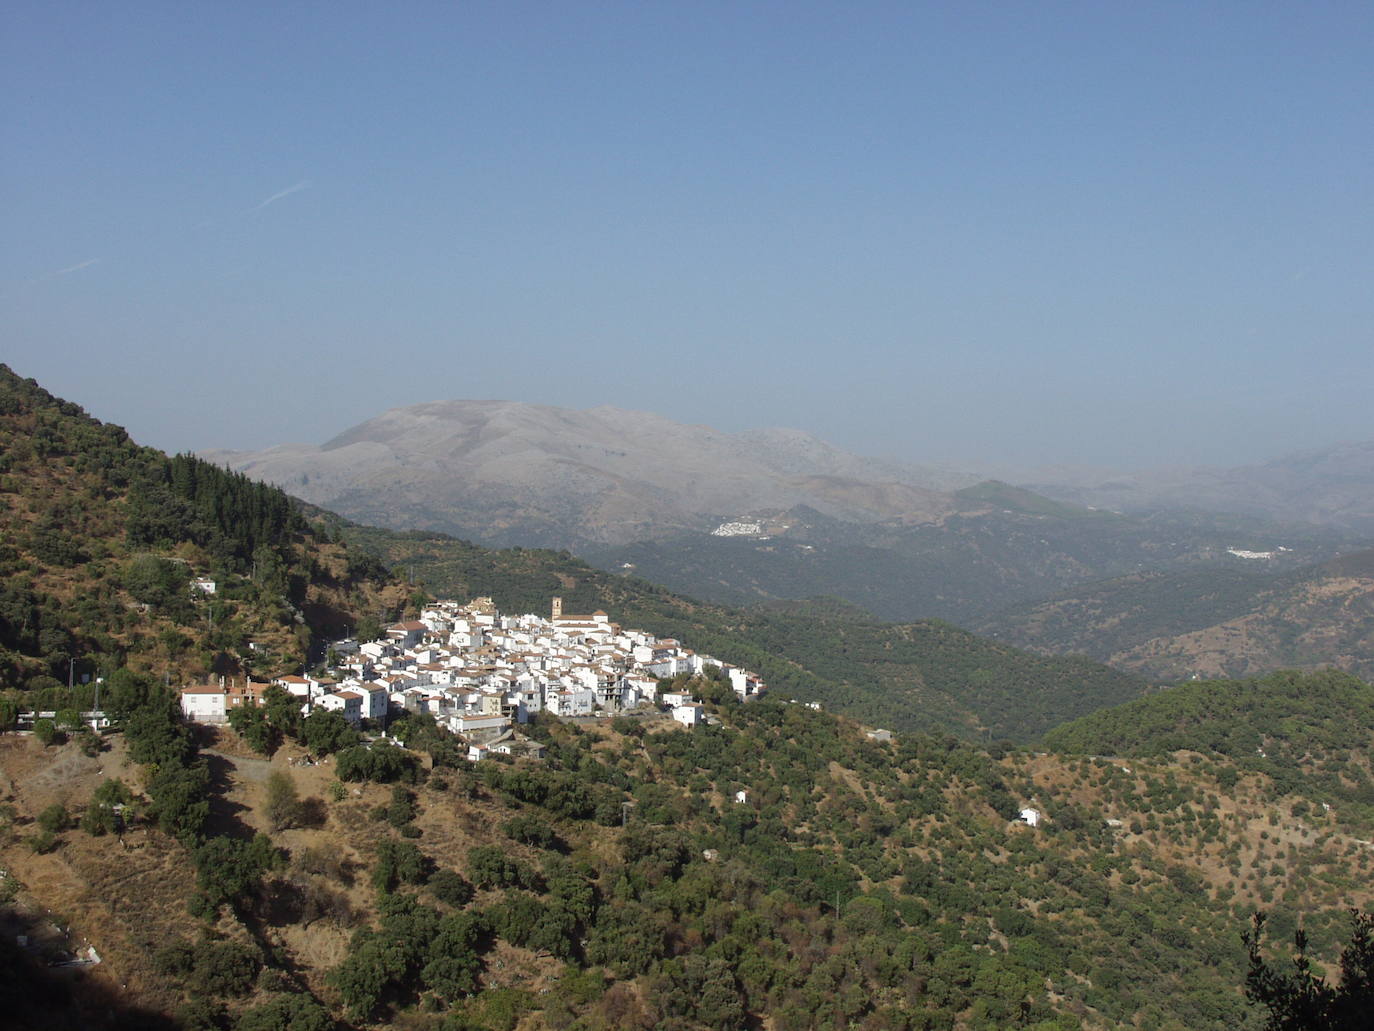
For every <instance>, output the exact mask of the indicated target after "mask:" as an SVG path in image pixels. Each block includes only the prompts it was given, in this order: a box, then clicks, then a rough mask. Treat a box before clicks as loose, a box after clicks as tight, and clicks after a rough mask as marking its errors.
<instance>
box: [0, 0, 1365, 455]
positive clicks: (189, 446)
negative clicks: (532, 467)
mask: <svg viewBox="0 0 1374 1031" xmlns="http://www.w3.org/2000/svg"><path fill="white" fill-rule="evenodd" d="M0 19H3V20H2V21H0V152H3V155H4V157H3V160H0V217H3V222H2V223H0V224H3V225H4V227H5V229H4V232H3V236H2V238H0V342H2V343H0V361H4V362H5V363H7V364H9V365H10V366H11V368H13V369H14V370H15V371H16V372H18V373H20V374H21V375H24V376H32V377H34V378H36V379H37V380H38V381H39V382H40V383H41V384H42V385H43V386H45V387H46V388H47V389H49V390H50V391H52V392H53V393H55V394H58V395H59V396H62V397H65V398H67V399H69V400H73V401H76V402H77V403H79V404H81V405H83V406H84V407H85V408H86V409H87V410H88V411H89V412H90V413H91V414H93V415H95V416H96V417H98V418H100V419H103V420H105V421H109V422H115V423H118V424H120V425H122V426H125V427H126V428H127V429H128V430H129V431H130V433H131V434H133V436H134V437H135V439H137V440H139V441H140V442H141V443H146V444H151V445H154V446H157V447H161V448H164V449H166V450H169V451H187V450H202V449H209V448H221V447H228V448H259V447H264V446H268V445H271V444H276V443H282V442H288V441H290V442H307V443H320V442H323V441H325V440H327V439H328V438H330V437H332V436H334V435H335V434H337V433H339V432H340V431H342V430H344V429H346V428H347V427H350V426H352V425H355V424H357V423H359V422H362V421H364V420H365V419H367V418H369V417H371V416H373V415H375V414H377V413H379V412H381V411H383V410H385V409H388V408H393V407H397V406H401V405H407V404H414V403H418V402H422V401H431V400H440V399H449V398H502V399H509V400H516V401H528V402H535V403H540V404H551V405H560V406H565V407H572V408H587V407H592V406H595V405H601V404H610V405H616V406H619V407H623V408H633V409H641V410H647V411H653V412H657V413H660V414H662V415H664V416H667V417H669V418H672V419H676V420H679V421H683V422H690V423H707V424H710V425H713V426H716V427H718V428H720V429H723V430H728V431H737V430H744V429H749V428H754V427H763V426H793V427H798V428H801V429H805V430H809V431H811V432H813V433H815V434H817V435H818V436H821V437H823V438H825V439H826V440H829V441H831V442H832V443H835V444H837V445H840V446H842V447H846V448H849V449H851V450H854V451H858V452H860V453H864V454H869V455H875V456H881V457H889V458H898V459H904V460H911V461H925V462H947V463H950V464H954V465H961V466H965V467H970V468H977V467H982V466H989V465H996V466H1006V465H1023V466H1035V465H1045V464H1051V463H1066V464H1079V465H1099V466H1110V467H1118V468H1136V467H1141V466H1147V465H1178V464H1219V465H1234V464H1242V463H1248V462H1252V461H1259V460H1263V459H1266V458H1270V457H1275V456H1277V455H1280V454H1284V453H1287V452H1291V451H1295V450H1299V449H1306V448H1314V447H1321V446H1324V445H1328V444H1334V443H1336V442H1338V441H1352V440H1368V439H1374V404H1370V403H1369V400H1368V395H1369V390H1370V384H1371V382H1374V375H1372V374H1374V132H1371V126H1374V61H1371V59H1370V55H1371V54H1372V53H1374V5H1371V4H1369V3H1367V2H1349V3H1324V2H1320V0H1315V2H1312V3H1302V4H1297V3H1291V2H1290V3H1265V2H1257V0H1251V2H1243V3H1241V2H1237V3H1226V2H1216V3H1211V2H1197V0H1189V2H1179V3H1152V2H1141V3H1130V4H1127V3H1101V2H1100V0H1099V2H1092V3H1057V2H1052V0H1051V2H1042V3H1035V4H1027V3H1020V2H1003V3H979V2H976V0H972V2H966V0H961V2H959V3H919V2H914V0H913V2H907V3H833V4H831V3H806V2H800V0H792V2H786V3H748V2H734V3H713V2H709V0H692V2H670V0H661V2H656V3H644V2H632V3H616V2H583V3H554V2H543V3H529V2H523V0H508V2H503V3H490V4H488V3H481V2H464V3H442V4H440V3H423V2H408V3H401V4H377V3H349V2H333V3H318V4H311V3H289V2H287V3H281V4H265V3H264V4H224V3H213V4H211V3H197V2H177V3H140V2H137V0H133V2H129V3H121V4H109V3H75V2H61V0H58V2H53V0H44V2H41V3H38V2H28V0H11V2H10V3H8V4H6V5H5V10H4V13H3V15H0Z"/></svg>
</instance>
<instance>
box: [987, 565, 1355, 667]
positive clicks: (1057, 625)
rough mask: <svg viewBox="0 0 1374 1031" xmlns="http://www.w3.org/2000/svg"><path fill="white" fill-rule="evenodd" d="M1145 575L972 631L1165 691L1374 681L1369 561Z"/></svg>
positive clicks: (1050, 602) (990, 621) (1096, 586)
mask: <svg viewBox="0 0 1374 1031" xmlns="http://www.w3.org/2000/svg"><path fill="white" fill-rule="evenodd" d="M1249 564H1251V563H1248V562H1247V561H1246V560H1243V559H1242V560H1236V562H1235V564H1234V568H1231V569H1225V568H1223V569H1218V570H1207V571H1202V572H1195V573H1184V574H1164V573H1142V574H1137V575H1133V576H1128V577H1123V578H1119V579H1116V580H1110V581H1106V582H1104V583H1099V584H1093V585H1090V586H1089V587H1086V588H1078V589H1076V590H1073V591H1069V592H1065V593H1064V594H1062V595H1060V596H1058V597H1055V598H1051V599H1049V600H1047V601H1044V602H1039V603H1036V604H1032V605H1027V606H1023V607H1020V608H1016V609H1012V610H1010V611H1007V612H1003V613H999V614H998V615H996V616H994V617H992V618H990V619H987V620H984V621H981V622H979V623H976V624H975V625H974V628H975V629H977V630H978V631H979V632H981V633H985V634H988V635H989V636H992V637H994V638H996V639H998V640H1003V641H1006V642H1007V643H1009V644H1015V645H1018V646H1020V647H1024V648H1030V649H1032V650H1034V651H1038V652H1042V653H1046V654H1070V653H1078V654H1084V655H1088V656H1090V657H1092V658H1094V659H1097V660H1098V661H1100V662H1107V663H1110V664H1111V665H1113V666H1115V667H1117V668H1119V669H1125V670H1130V671H1133V672H1136V673H1139V674H1141V675H1143V676H1148V677H1152V678H1157V679H1163V680H1181V679H1184V678H1187V677H1190V676H1195V675H1197V676H1203V677H1218V676H1253V675H1256V674H1259V673H1264V672H1267V671H1270V670H1275V669H1309V670H1310V669H1317V668H1321V667H1335V668H1337V669H1343V670H1346V671H1347V672H1350V673H1354V674H1356V675H1357V676H1361V677H1370V676H1374V551H1363V552H1358V553H1355V554H1351V555H1347V556H1343V557H1341V558H1339V559H1335V560H1332V561H1330V562H1323V563H1320V564H1317V565H1314V566H1310V567H1307V568H1303V569H1299V570H1293V571H1288V572H1283V573H1278V574H1265V573H1260V572H1254V571H1252V570H1251V569H1249V568H1246V566H1247V565H1249Z"/></svg>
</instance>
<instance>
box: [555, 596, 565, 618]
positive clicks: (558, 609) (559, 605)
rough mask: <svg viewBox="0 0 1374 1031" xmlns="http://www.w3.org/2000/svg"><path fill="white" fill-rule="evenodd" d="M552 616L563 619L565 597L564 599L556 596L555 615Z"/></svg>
mask: <svg viewBox="0 0 1374 1031" xmlns="http://www.w3.org/2000/svg"><path fill="white" fill-rule="evenodd" d="M552 618H553V619H562V618H563V599H562V598H554V599H553V616H552Z"/></svg>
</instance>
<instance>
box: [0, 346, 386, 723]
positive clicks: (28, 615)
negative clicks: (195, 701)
mask: <svg viewBox="0 0 1374 1031" xmlns="http://www.w3.org/2000/svg"><path fill="white" fill-rule="evenodd" d="M0 495H3V504H0V688H3V687H28V688H30V689H32V690H37V691H42V690H43V689H44V688H50V687H54V686H56V685H58V684H62V683H66V682H67V681H68V680H69V679H70V678H73V677H77V678H82V679H84V678H94V677H95V676H98V675H100V674H102V673H109V672H110V671H112V670H115V669H118V668H121V667H124V666H126V665H129V664H130V661H131V660H132V661H135V662H137V663H138V664H139V665H141V667H142V668H144V669H149V670H154V671H157V672H163V671H176V672H178V673H179V674H183V673H184V674H190V675H195V674H199V675H205V674H208V673H211V672H212V671H213V672H217V673H224V672H236V671H240V670H242V669H244V668H245V667H248V666H250V665H252V664H253V663H257V664H258V665H262V664H263V663H264V662H266V663H268V664H273V668H275V667H280V668H282V669H283V670H290V669H292V668H293V667H294V668H299V666H300V664H301V662H302V661H303V660H304V659H305V656H306V651H307V649H308V647H309V646H310V644H311V643H312V641H314V640H317V639H319V638H320V637H321V636H325V635H331V634H332V635H337V634H338V633H341V632H342V630H343V627H344V626H345V625H351V624H352V623H354V622H355V621H356V619H357V614H358V613H359V612H360V611H371V612H376V611H378V610H379V609H382V610H385V609H386V608H387V607H388V606H393V607H394V606H395V604H396V602H397V601H398V600H399V599H400V597H401V596H400V595H399V594H397V595H395V596H392V597H388V598H387V599H385V600H383V599H382V598H381V592H382V591H383V590H384V588H385V587H386V584H387V578H386V576H385V573H384V571H382V570H379V569H378V568H377V567H376V566H375V564H372V563H369V562H366V561H361V562H357V561H355V562H350V561H349V557H348V556H347V554H346V552H345V549H344V548H343V547H342V546H341V545H339V544H337V543H336V542H334V541H333V540H332V538H330V537H329V536H327V535H325V534H322V533H319V532H317V531H316V530H315V529H313V528H312V527H311V526H310V525H309V524H308V523H307V522H306V520H305V518H304V516H303V515H302V513H301V511H300V510H299V508H298V506H296V505H295V503H294V502H293V501H292V500H291V499H290V498H289V497H288V496H287V495H286V494H284V493H283V492H282V491H280V490H278V489H276V488H275V487H268V486H265V485H263V484H260V483H255V482H253V481H251V480H249V479H247V478H246V477H244V476H242V475H239V474H237V473H230V472H227V471H226V470H223V469H220V468H218V467H216V466H213V465H210V464H209V463H207V462H203V461H201V460H200V459H198V458H194V457H192V456H190V455H177V456H175V457H171V458H169V457H167V456H166V455H164V454H162V453H161V452H159V451H156V450H154V449H151V448H144V447H139V446H138V445H137V444H135V443H134V442H133V441H131V440H130V439H129V437H128V435H127V434H126V433H125V432H124V431H123V430H122V429H120V428H119V427H117V426H111V425H108V424H104V423H101V422H98V421H96V420H95V419H92V418H91V417H89V416H88V415H86V413H85V412H84V411H82V410H81V409H80V408H79V407H78V406H76V405H73V404H71V403H69V402H66V401H62V400H60V399H58V398H55V397H53V396H52V395H50V394H49V393H47V392H46V391H45V390H43V389H42V388H41V387H39V386H38V385H37V384H36V383H34V382H33V381H32V380H25V379H21V378H20V377H19V376H17V375H15V374H14V373H13V372H12V371H11V370H10V369H8V368H6V367H4V366H0ZM193 576H206V577H209V578H210V579H212V580H214V581H215V582H216V585H217V590H216V592H215V593H214V594H213V595H209V594H204V593H202V592H198V591H193V590H192V589H191V588H190V582H191V579H192V577H193ZM249 641H255V642H257V643H258V644H259V646H260V649H259V651H257V652H252V651H250V650H249V649H248V647H247V645H248V642H249ZM264 654H266V655H269V656H272V657H269V658H267V659H263V658H262V656H263V655H264ZM86 694H88V695H89V694H90V692H86ZM81 704H83V705H85V704H89V699H83V701H82V702H81Z"/></svg>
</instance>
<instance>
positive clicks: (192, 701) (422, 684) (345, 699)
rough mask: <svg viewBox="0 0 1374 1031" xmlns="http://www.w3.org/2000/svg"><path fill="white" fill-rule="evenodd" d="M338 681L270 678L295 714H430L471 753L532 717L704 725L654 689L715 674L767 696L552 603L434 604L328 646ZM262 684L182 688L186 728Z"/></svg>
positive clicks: (734, 672)
mask: <svg viewBox="0 0 1374 1031" xmlns="http://www.w3.org/2000/svg"><path fill="white" fill-rule="evenodd" d="M334 650H335V653H336V655H337V660H338V661H337V664H336V669H337V671H338V674H339V676H340V677H341V678H342V679H324V678H317V677H310V676H284V677H278V678H276V679H275V680H273V681H271V683H272V684H276V685H278V686H280V687H283V688H285V689H286V690H287V691H289V692H290V693H291V694H293V695H295V696H297V697H299V698H300V699H301V707H302V711H305V712H310V711H313V710H315V709H317V708H321V709H326V710H332V711H336V712H338V713H340V714H341V715H342V716H343V717H344V718H345V719H346V720H348V721H349V722H350V723H354V724H357V723H360V722H361V721H362V720H364V719H367V720H372V721H376V722H377V723H378V724H379V725H382V726H385V723H386V720H387V718H388V716H389V715H390V714H392V713H394V712H399V711H404V712H413V713H428V714H430V715H432V716H433V717H434V718H435V720H436V721H438V722H439V723H440V724H441V725H443V726H445V727H447V728H448V729H449V730H451V731H452V732H453V733H455V734H458V735H460V736H461V737H463V739H464V740H466V741H467V742H468V744H469V756H470V757H471V758H473V759H480V758H482V757H483V756H484V755H486V754H488V753H489V752H492V751H495V752H504V753H507V754H510V753H512V752H515V751H519V750H520V749H521V742H522V739H521V738H519V737H518V735H516V734H515V733H514V729H515V727H516V726H518V725H519V724H522V723H525V722H526V721H527V720H528V718H529V717H530V715H531V714H533V713H538V712H548V713H551V714H552V715H555V716H559V717H576V716H593V715H598V714H601V715H608V714H614V713H620V712H626V711H630V710H634V709H637V708H639V707H641V706H658V707H661V708H665V709H667V710H668V711H670V712H671V713H672V716H673V718H674V719H675V720H677V721H678V722H680V723H682V724H684V725H685V726H688V727H692V726H696V725H697V724H698V723H700V722H702V720H703V719H704V714H703V711H702V707H701V706H700V705H699V704H697V703H696V702H695V701H694V700H693V699H692V698H691V697H690V696H688V695H686V694H684V693H675V692H671V691H660V689H659V682H660V680H662V679H665V678H670V677H674V676H677V675H678V674H680V673H688V674H700V673H703V672H705V670H706V668H707V667H708V666H714V667H716V668H717V669H719V670H720V672H721V674H722V675H723V676H724V677H725V678H726V680H727V682H728V683H729V685H730V687H731V689H732V690H733V691H734V692H735V694H736V695H737V696H739V698H740V699H741V700H745V699H749V698H753V697H756V696H757V695H759V694H761V693H762V692H763V691H764V690H765V687H764V685H763V683H762V682H761V681H760V680H759V678H758V677H757V676H756V675H754V674H753V673H750V672H748V671H747V670H743V669H740V668H738V667H735V666H731V665H729V664H727V663H724V662H720V661H719V660H717V659H714V658H712V657H710V656H708V655H700V654H697V653H695V652H693V651H692V650H691V649H689V648H684V647H683V646H682V645H681V644H680V643H679V642H677V641H674V640H671V639H664V640H660V639H658V638H656V637H654V636H653V635H652V634H649V633H646V632H644V631H642V630H624V629H622V628H621V627H620V626H619V624H616V623H612V622H611V621H610V619H609V617H608V616H607V615H606V613H604V612H600V611H598V612H593V613H592V614H591V615H569V614H565V613H564V612H563V605H562V600H561V599H559V598H554V599H553V605H552V612H551V614H550V615H549V617H547V618H545V617H542V616H535V615H523V616H503V615H502V614H501V613H500V612H498V611H497V609H496V606H495V605H493V604H492V601H491V599H490V598H478V599H477V600H476V601H473V602H469V603H468V604H459V603H457V602H450V601H442V602H436V603H434V604H433V605H431V606H430V607H428V608H426V609H424V610H423V611H422V612H421V613H420V618H419V619H417V620H412V621H408V622H403V623H396V624H394V625H392V626H389V627H387V628H386V631H385V633H384V635H383V637H382V638H380V639H379V640H376V641H368V642H365V643H361V644H360V643H358V642H356V641H352V640H348V641H339V642H336V643H335V645H334ZM268 686H269V685H268V684H267V683H260V682H257V681H251V680H245V681H242V682H239V681H228V682H226V681H224V680H221V681H220V682H219V683H217V684H204V685H197V686H193V687H186V688H183V689H182V692H181V709H182V713H183V714H184V715H185V716H186V718H187V719H190V720H194V721H197V722H202V723H222V722H225V721H226V720H227V718H228V714H229V713H230V712H231V711H232V710H233V709H235V708H237V707H240V706H244V705H258V704H261V700H262V694H263V692H264V691H265V690H266V689H267V687H268Z"/></svg>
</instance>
